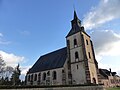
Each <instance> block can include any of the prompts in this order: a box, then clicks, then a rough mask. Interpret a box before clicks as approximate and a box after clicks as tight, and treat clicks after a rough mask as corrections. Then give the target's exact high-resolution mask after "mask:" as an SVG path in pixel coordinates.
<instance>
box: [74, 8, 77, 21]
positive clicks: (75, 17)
mask: <svg viewBox="0 0 120 90" xmlns="http://www.w3.org/2000/svg"><path fill="white" fill-rule="evenodd" d="M74 19H75V20H76V19H78V17H77V14H76V11H75V10H74Z"/></svg>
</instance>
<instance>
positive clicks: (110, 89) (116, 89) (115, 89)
mask: <svg viewBox="0 0 120 90" xmlns="http://www.w3.org/2000/svg"><path fill="white" fill-rule="evenodd" d="M106 90H120V87H114V88H108V89H106Z"/></svg>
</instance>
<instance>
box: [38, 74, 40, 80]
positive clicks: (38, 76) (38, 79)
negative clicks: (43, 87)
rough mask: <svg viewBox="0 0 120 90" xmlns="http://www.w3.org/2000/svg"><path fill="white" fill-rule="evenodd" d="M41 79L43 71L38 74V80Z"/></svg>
mask: <svg viewBox="0 0 120 90" xmlns="http://www.w3.org/2000/svg"><path fill="white" fill-rule="evenodd" d="M40 79H41V73H39V74H38V81H40Z"/></svg>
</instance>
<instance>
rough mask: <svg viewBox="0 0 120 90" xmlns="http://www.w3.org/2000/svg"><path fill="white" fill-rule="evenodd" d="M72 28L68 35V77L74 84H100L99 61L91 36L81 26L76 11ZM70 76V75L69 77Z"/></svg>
mask: <svg viewBox="0 0 120 90" xmlns="http://www.w3.org/2000/svg"><path fill="white" fill-rule="evenodd" d="M71 26H72V28H71V30H70V32H69V33H68V35H67V36H66V41H67V53H68V61H69V65H68V67H69V68H68V69H69V72H68V74H69V75H68V78H69V79H71V83H72V84H86V83H95V84H98V76H97V63H96V60H95V56H94V51H93V46H92V41H91V40H90V36H89V35H88V34H87V33H86V32H85V30H84V27H83V26H81V21H80V20H79V19H78V17H77V14H76V11H74V18H73V20H72V21H71ZM69 76H70V77H69Z"/></svg>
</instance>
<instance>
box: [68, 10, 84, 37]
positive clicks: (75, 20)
mask: <svg viewBox="0 0 120 90" xmlns="http://www.w3.org/2000/svg"><path fill="white" fill-rule="evenodd" d="M71 26H72V28H71V30H70V32H69V33H68V35H67V37H68V36H71V35H73V34H75V33H77V32H79V31H80V30H82V29H81V21H80V20H79V19H78V17H77V13H76V11H75V10H74V17H73V20H72V21H71Z"/></svg>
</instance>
